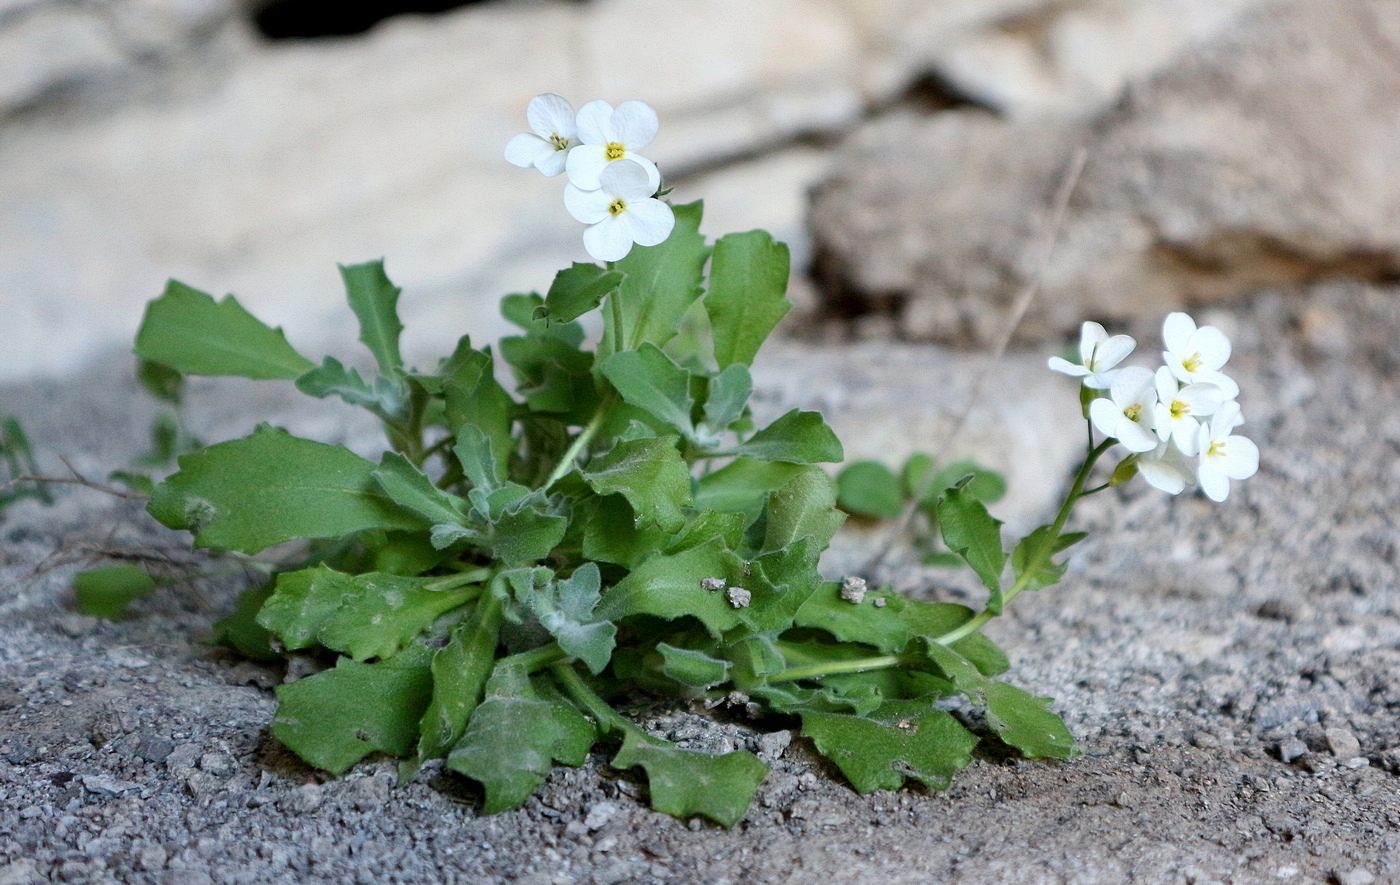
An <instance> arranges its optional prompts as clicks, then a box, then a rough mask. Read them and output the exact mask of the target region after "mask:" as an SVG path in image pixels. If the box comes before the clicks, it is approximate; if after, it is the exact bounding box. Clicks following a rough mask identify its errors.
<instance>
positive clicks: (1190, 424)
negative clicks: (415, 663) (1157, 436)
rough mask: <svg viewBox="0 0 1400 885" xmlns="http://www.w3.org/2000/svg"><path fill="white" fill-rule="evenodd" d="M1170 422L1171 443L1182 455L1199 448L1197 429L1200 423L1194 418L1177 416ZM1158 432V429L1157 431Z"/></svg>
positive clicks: (1199, 427)
mask: <svg viewBox="0 0 1400 885" xmlns="http://www.w3.org/2000/svg"><path fill="white" fill-rule="evenodd" d="M1171 423H1172V443H1173V444H1174V445H1175V446H1176V447H1177V450H1178V451H1180V452H1181V454H1183V455H1194V454H1196V453H1197V452H1199V451H1200V450H1201V443H1200V437H1199V435H1198V434H1199V431H1200V429H1201V425H1200V424H1198V423H1196V419H1195V418H1177V419H1176V420H1175V421H1173V422H1171ZM1158 432H1159V433H1160V431H1158Z"/></svg>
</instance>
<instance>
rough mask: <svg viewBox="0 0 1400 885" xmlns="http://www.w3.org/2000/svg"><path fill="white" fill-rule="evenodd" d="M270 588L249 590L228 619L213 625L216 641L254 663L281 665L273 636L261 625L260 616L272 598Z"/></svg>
mask: <svg viewBox="0 0 1400 885" xmlns="http://www.w3.org/2000/svg"><path fill="white" fill-rule="evenodd" d="M272 587H273V585H271V584H266V585H264V586H261V587H249V588H248V589H247V590H244V591H243V592H242V593H240V594H238V600H237V601H236V602H235V603H234V605H233V611H232V612H231V613H230V614H229V615H228V617H225V618H220V619H219V620H217V621H215V622H214V641H215V642H221V643H223V644H224V645H227V646H229V647H230V648H232V649H233V650H234V651H236V652H238V653H239V654H241V655H243V656H244V657H245V658H251V659H253V660H255V661H280V660H282V655H281V654H280V653H279V652H278V651H277V650H276V649H274V648H273V647H272V634H271V633H270V632H269V631H268V629H267V628H266V627H264V626H263V625H262V624H259V623H258V620H257V619H258V612H259V611H261V610H262V607H263V603H264V602H266V601H267V598H268V597H269V596H271V595H272Z"/></svg>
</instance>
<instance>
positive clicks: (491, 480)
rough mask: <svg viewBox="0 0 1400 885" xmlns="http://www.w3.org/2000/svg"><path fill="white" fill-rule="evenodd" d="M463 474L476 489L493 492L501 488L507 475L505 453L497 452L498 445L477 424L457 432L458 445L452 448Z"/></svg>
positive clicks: (463, 426)
mask: <svg viewBox="0 0 1400 885" xmlns="http://www.w3.org/2000/svg"><path fill="white" fill-rule="evenodd" d="M452 453H453V454H454V455H456V456H457V463H458V464H460V465H462V473H463V474H464V475H465V476H466V477H467V479H469V480H471V484H472V485H473V486H474V487H475V488H476V489H481V490H482V491H484V492H488V493H489V492H493V491H495V490H496V489H497V488H498V487H500V485H501V482H502V481H503V477H504V475H505V468H504V465H503V464H502V461H503V460H504V456H505V454H506V453H505V452H500V453H497V452H496V445H495V443H494V442H493V441H492V440H491V438H490V437H488V436H487V435H486V434H484V433H482V432H481V428H479V427H477V426H476V425H475V424H464V425H462V427H461V428H460V429H459V430H458V431H457V444H456V445H455V446H453V447H452Z"/></svg>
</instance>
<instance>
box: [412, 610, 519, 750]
mask: <svg viewBox="0 0 1400 885" xmlns="http://www.w3.org/2000/svg"><path fill="white" fill-rule="evenodd" d="M500 635H501V603H500V600H498V599H496V598H495V595H494V594H491V593H487V594H485V595H484V596H482V598H481V601H480V602H478V603H477V605H476V610H475V611H473V612H472V616H471V617H470V618H468V619H467V620H465V621H461V622H459V623H457V624H455V625H454V626H453V627H452V631H451V633H450V634H449V638H448V641H447V645H444V646H443V647H442V648H440V649H438V651H437V653H436V654H434V655H433V663H432V673H433V698H432V701H431V703H429V704H428V708H427V710H425V711H424V713H423V720H422V722H421V723H420V724H419V730H420V732H421V733H422V738H421V739H420V740H419V742H418V756H419V758H421V759H436V758H437V757H439V756H442V755H444V754H446V753H447V751H448V750H450V749H451V748H452V746H453V745H454V744H456V743H457V741H459V740H461V738H462V733H463V732H465V731H466V729H467V721H468V720H469V719H470V718H471V715H472V712H473V711H475V710H476V707H477V704H478V703H479V702H480V700H481V692H482V689H483V688H484V687H485V685H486V680H487V678H488V677H490V675H491V668H492V665H493V664H494V663H495V661H496V646H497V644H498V643H499V641H500Z"/></svg>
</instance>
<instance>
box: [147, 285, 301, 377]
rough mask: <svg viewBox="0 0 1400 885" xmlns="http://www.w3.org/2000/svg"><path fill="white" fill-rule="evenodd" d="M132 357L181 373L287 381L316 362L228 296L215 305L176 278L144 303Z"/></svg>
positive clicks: (279, 331) (204, 295) (279, 330)
mask: <svg viewBox="0 0 1400 885" xmlns="http://www.w3.org/2000/svg"><path fill="white" fill-rule="evenodd" d="M136 355H137V356H139V357H141V358H142V359H144V360H150V361H152V362H156V363H160V364H161V365H164V366H169V367H170V368H172V369H174V370H176V371H177V372H182V373H184V374H186V375H237V376H240V377H243V378H257V379H272V378H284V379H292V378H296V377H297V376H299V375H301V374H303V373H304V372H306V371H307V370H308V369H310V368H312V367H313V366H314V365H315V364H314V363H312V362H311V360H309V359H307V358H306V357H304V356H302V355H301V354H299V353H297V352H296V351H295V350H293V349H292V346H291V345H290V344H288V343H287V339H286V336H284V335H283V334H282V330H281V329H273V328H270V327H268V326H266V325H264V324H263V323H262V322H260V321H259V320H258V319H257V318H256V317H254V316H253V315H252V314H250V313H248V311H246V310H244V309H243V306H242V305H240V304H239V303H238V301H237V299H235V298H234V297H233V296H232V295H229V296H227V297H225V298H224V300H223V301H220V302H217V303H216V302H215V301H214V299H213V298H212V297H210V296H209V295H206V294H205V293H203V292H200V291H199V290H198V289H192V288H190V287H189V286H186V285H185V284H184V283H179V282H176V281H175V280H171V281H170V282H169V283H167V284H166V287H165V294H163V295H161V296H160V297H159V298H157V299H156V300H154V301H152V302H151V303H150V304H148V305H146V315H145V318H144V319H142V321H141V329H140V331H138V332H137V333H136Z"/></svg>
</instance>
